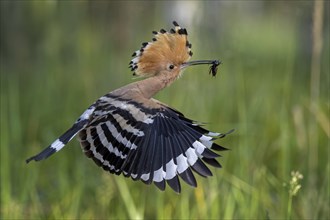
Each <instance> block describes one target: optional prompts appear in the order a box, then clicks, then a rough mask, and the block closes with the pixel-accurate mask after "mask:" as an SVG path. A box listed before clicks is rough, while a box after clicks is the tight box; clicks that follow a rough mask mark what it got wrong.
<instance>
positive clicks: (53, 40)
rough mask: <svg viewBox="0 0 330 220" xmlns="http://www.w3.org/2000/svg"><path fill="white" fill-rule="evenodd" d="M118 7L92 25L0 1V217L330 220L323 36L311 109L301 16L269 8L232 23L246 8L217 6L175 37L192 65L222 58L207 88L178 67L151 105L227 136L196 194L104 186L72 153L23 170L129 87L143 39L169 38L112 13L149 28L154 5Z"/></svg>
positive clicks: (68, 13)
mask: <svg viewBox="0 0 330 220" xmlns="http://www.w3.org/2000/svg"><path fill="white" fill-rule="evenodd" d="M131 3H132V2H131ZM103 4H104V5H103V6H105V5H107V4H106V3H103ZM116 4H117V5H116ZM116 4H110V3H109V5H110V6H111V7H110V8H106V7H103V6H98V5H94V6H95V7H94V9H93V10H95V11H93V10H92V12H90V11H88V7H87V4H83V3H81V4H79V5H76V4H73V3H72V2H71V3H62V4H58V5H57V6H56V4H55V5H53V4H52V3H49V4H44V5H43V4H41V3H37V2H31V3H29V4H24V5H23V4H22V5H23V6H24V7H19V6H22V5H19V4H18V3H9V2H1V10H2V11H1V14H2V17H1V18H2V19H1V29H2V31H1V45H2V47H1V106H0V110H1V115H0V126H1V133H0V134H1V137H0V145H1V146H0V149H1V155H0V160H1V162H0V165H1V167H0V171H1V180H0V184H1V209H0V218H1V219H126V218H130V219H170V218H174V219H233V218H240V219H285V218H289V217H291V218H292V219H327V218H329V207H328V204H329V171H330V167H329V109H330V103H329V88H328V87H329V83H328V82H329V62H328V60H329V27H328V26H329V25H328V26H325V27H324V28H325V30H324V38H323V40H324V41H323V51H322V54H321V55H322V56H321V81H320V88H319V90H320V95H319V97H318V99H319V101H318V103H317V108H316V110H313V109H311V107H310V86H311V85H310V69H311V67H310V63H311V54H310V51H309V50H308V48H307V49H306V48H305V47H304V46H305V44H304V43H306V42H305V41H304V40H305V39H309V38H308V37H309V36H310V35H311V27H310V24H306V23H305V22H304V21H305V20H304V19H307V18H308V19H311V17H310V16H311V14H312V6H313V4H312V3H301V4H300V3H299V2H296V3H291V4H293V5H289V7H291V9H295V10H298V11H299V13H298V12H297V13H293V14H291V13H288V12H286V11H283V10H280V9H283V8H281V4H280V5H279V7H276V9H274V10H270V9H268V11H267V10H266V9H264V10H266V11H267V13H265V14H258V15H255V16H256V17H253V16H251V14H250V16H247V15H244V14H241V13H239V11H237V10H239V7H238V6H241V7H242V6H243V7H244V4H239V2H238V3H237V4H236V5H235V4H234V5H232V6H230V5H229V6H228V5H226V4H224V5H222V6H223V7H228V12H226V10H225V11H223V13H224V14H222V16H224V15H226V16H229V17H228V20H227V21H223V20H222V19H221V15H220V14H219V15H218V16H215V17H214V18H215V20H212V19H214V18H212V19H211V18H209V17H208V16H206V17H205V18H204V19H205V20H202V23H203V24H205V25H204V26H203V25H201V26H198V25H195V26H186V28H187V29H188V32H189V37H191V42H192V43H193V52H194V56H193V59H209V58H221V60H222V61H223V63H224V64H223V65H221V66H220V68H219V73H218V75H217V76H216V77H215V78H212V77H211V76H210V75H208V69H207V68H206V67H194V68H190V69H188V70H186V72H185V74H184V76H183V77H182V78H181V79H180V80H178V81H177V82H175V83H174V84H173V85H172V86H171V87H169V88H167V89H165V90H164V91H162V92H161V93H159V94H158V95H157V97H156V98H157V99H159V100H161V101H162V102H164V103H167V104H169V105H170V106H172V107H174V108H176V109H179V110H180V111H181V112H183V113H184V114H185V115H186V116H187V117H189V118H192V119H195V120H198V121H202V122H207V123H208V124H207V125H206V127H207V128H209V129H211V130H213V131H219V132H226V131H228V130H230V129H232V128H235V129H236V130H235V132H234V133H233V134H231V135H229V136H228V137H226V138H225V139H221V140H219V143H220V144H223V145H224V146H226V147H228V148H230V151H227V152H224V153H223V154H222V155H223V157H222V158H220V162H221V164H222V165H223V169H217V170H216V169H212V172H213V174H214V176H213V177H211V178H207V179H205V178H202V177H197V180H198V188H196V189H193V188H190V187H189V186H187V185H185V184H184V183H182V186H183V187H182V193H181V194H180V195H177V194H175V193H174V192H173V191H172V190H171V189H169V188H168V190H166V191H165V192H161V191H159V190H158V189H157V188H156V187H155V186H153V185H151V186H146V185H145V184H143V183H141V182H135V181H132V180H130V179H127V178H124V177H123V176H115V175H110V174H108V173H106V172H104V171H102V170H101V169H100V168H99V167H97V166H95V165H94V163H93V162H92V161H91V160H89V159H87V158H86V157H85V156H84V155H83V153H82V152H81V149H80V147H79V143H78V142H77V141H72V142H70V143H69V144H68V146H67V147H66V148H64V149H63V150H61V151H60V152H58V153H56V154H55V155H54V156H52V157H50V158H49V159H47V160H45V161H42V162H38V163H34V162H33V163H30V164H28V165H27V164H25V159H27V158H28V157H29V156H32V155H34V154H35V153H37V152H39V151H40V150H41V149H43V148H44V147H46V146H47V145H48V144H50V143H51V142H52V141H53V140H55V139H56V138H57V137H58V136H59V135H60V134H61V133H62V132H63V131H65V130H66V129H67V128H69V127H70V126H71V124H72V123H73V122H74V121H75V120H76V118H77V117H79V115H80V114H81V113H82V112H83V111H84V110H85V109H86V108H87V107H88V106H89V105H90V104H91V103H92V102H94V101H95V100H96V99H97V98H98V97H100V96H102V95H103V94H105V93H107V92H109V91H111V90H113V89H115V88H118V87H120V86H122V85H124V84H126V83H129V82H131V79H132V76H131V74H130V72H129V70H128V69H127V64H128V62H129V59H130V54H131V53H132V52H133V51H134V50H136V49H137V48H138V47H139V44H140V43H141V42H144V41H146V40H148V39H151V38H152V36H151V34H150V33H151V31H152V30H153V29H159V28H161V27H164V28H167V29H168V28H169V27H170V24H168V23H167V21H164V20H162V19H156V20H155V21H153V22H152V24H143V23H142V20H141V21H140V19H138V20H139V21H133V20H131V19H127V20H120V19H119V18H118V17H119V16H120V15H118V14H116V10H122V13H124V14H125V13H127V14H130V13H133V15H138V13H142V14H143V13H144V14H145V15H144V16H146V17H147V18H148V19H150V18H153V16H154V14H153V12H155V14H159V13H161V11H162V10H161V9H162V4H165V3H159V4H157V5H156V6H155V5H152V4H150V5H149V3H147V2H144V3H143V6H148V7H151V8H152V7H154V11H153V12H152V10H151V12H149V11H148V12H146V11H143V9H142V6H141V8H137V11H138V12H136V11H131V9H132V7H133V8H134V6H127V5H126V4H119V3H116ZM209 4H210V5H209V6H212V4H215V5H216V3H209ZM133 5H134V4H133ZM247 5H248V4H247ZM326 5H327V6H329V4H328V3H326ZM10 6H12V7H10ZM76 6H79V7H78V8H76ZM114 6H116V7H114ZM135 6H136V7H138V6H137V5H135ZM235 6H237V7H235ZM275 6H276V4H275ZM282 6H283V5H282ZM285 7H286V6H285ZM73 8H75V10H73ZM118 8H119V9H118ZM206 9H207V5H205V6H204V8H202V9H201V10H206ZM7 10H8V11H7ZM107 10H110V12H108V11H107ZM139 10H140V11H139ZM325 10H326V9H325ZM203 12H205V13H206V11H203ZM111 13H114V14H115V15H113V17H111V16H112V15H111V16H110V15H108V14H111ZM92 15H94V17H93V16H92ZM95 16H96V18H95ZM107 16H110V17H111V18H112V19H110V18H109V17H107ZM116 16H117V17H116ZM258 16H259V17H258ZM325 16H327V17H328V16H329V12H328V11H325ZM114 18H118V19H117V20H116V19H114ZM109 19H110V21H109ZM207 19H210V20H212V27H211V28H210V26H207V24H209V23H210V22H209V20H207ZM171 20H172V19H171ZM135 22H136V23H135ZM139 22H141V24H139V26H137V24H138V23H139ZM178 22H179V20H178ZM179 23H183V24H184V23H185V22H184V21H182V22H179ZM229 23H230V24H229ZM109 24H111V25H109ZM192 25H193V24H192ZM304 25H307V26H308V27H309V29H308V28H307V29H305V28H301V27H302V26H303V27H305V26H304ZM190 30H192V31H190ZM220 30H221V33H220ZM302 30H303V31H302ZM4 31H5V32H4ZM122 40H125V42H126V43H125V44H124V43H122ZM309 44H310V45H311V42H309ZM292 171H299V172H300V173H301V174H302V175H303V179H301V180H300V181H299V183H298V184H300V185H301V188H300V190H299V191H298V192H297V194H296V195H295V196H292V194H290V193H289V192H290V181H291V178H292V177H291V172H292Z"/></svg>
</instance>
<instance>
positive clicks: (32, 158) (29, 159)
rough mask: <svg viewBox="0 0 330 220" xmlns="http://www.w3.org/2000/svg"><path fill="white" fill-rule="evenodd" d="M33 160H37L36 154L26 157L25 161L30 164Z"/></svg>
mask: <svg viewBox="0 0 330 220" xmlns="http://www.w3.org/2000/svg"><path fill="white" fill-rule="evenodd" d="M32 160H35V161H36V159H35V156H33V157H30V158H28V159H26V160H25V162H26V163H27V164H28V163H30V162H31V161H32Z"/></svg>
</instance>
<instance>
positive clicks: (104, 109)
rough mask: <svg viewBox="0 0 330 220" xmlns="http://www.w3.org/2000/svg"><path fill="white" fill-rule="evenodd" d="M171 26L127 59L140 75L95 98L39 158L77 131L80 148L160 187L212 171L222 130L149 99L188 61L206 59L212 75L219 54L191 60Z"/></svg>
mask: <svg viewBox="0 0 330 220" xmlns="http://www.w3.org/2000/svg"><path fill="white" fill-rule="evenodd" d="M173 24H174V28H172V29H170V31H166V30H164V29H161V30H160V31H153V32H152V33H153V35H154V37H153V38H152V41H150V42H145V43H142V47H141V49H139V50H137V51H135V52H134V53H133V55H132V56H133V59H132V60H131V62H130V63H129V66H130V68H131V70H132V71H133V75H136V76H139V77H141V78H143V79H142V80H139V81H136V82H133V83H131V84H128V85H126V86H123V87H121V88H119V89H116V90H114V91H112V92H110V93H108V94H106V95H104V96H102V97H101V98H99V99H98V100H97V101H96V102H94V103H93V104H92V105H91V106H90V107H89V108H88V109H87V110H86V111H85V112H84V113H83V114H82V115H81V116H80V117H79V118H78V119H77V120H76V122H75V123H74V124H73V126H72V127H71V128H70V129H69V130H67V131H66V132H65V133H64V134H62V135H61V136H60V137H59V138H58V139H56V140H55V141H54V142H53V143H52V144H51V145H49V146H48V147H47V148H45V149H44V150H43V151H41V152H40V153H39V154H37V155H35V156H33V157H31V158H29V159H27V160H26V162H27V163H29V162H30V161H32V160H34V161H40V160H44V159H46V158H48V157H49V156H51V155H53V154H54V153H56V152H58V151H59V150H61V149H62V148H63V147H64V146H65V145H66V144H67V143H68V142H69V141H70V140H71V139H72V138H73V137H75V136H78V140H79V142H80V144H81V148H82V151H83V152H84V153H85V155H86V156H87V157H89V158H91V159H92V160H93V161H94V162H95V163H96V164H97V165H98V166H100V167H102V168H103V169H104V170H106V171H108V172H110V173H113V174H116V175H120V174H123V175H124V176H125V177H131V178H132V179H133V180H141V181H142V182H144V183H146V184H151V183H154V184H155V185H156V186H157V187H158V188H159V189H160V190H165V187H166V184H168V185H169V186H170V187H171V188H172V189H173V190H174V191H175V192H177V193H180V192H181V185H180V180H179V177H180V178H181V179H182V180H183V181H184V182H186V183H187V184H189V185H190V186H193V187H196V186H197V182H196V179H195V176H194V173H197V174H199V175H201V176H203V177H208V176H212V173H211V171H210V169H209V168H208V166H207V165H206V164H208V165H211V166H213V167H218V168H220V167H221V165H220V163H219V162H218V161H217V160H216V158H217V157H219V156H220V155H219V154H217V153H215V152H214V151H223V150H226V148H225V147H222V146H220V145H218V144H216V143H214V140H216V139H218V138H223V137H225V136H226V135H227V134H229V133H230V132H231V131H229V132H227V133H223V134H222V133H215V132H210V131H208V130H207V129H205V128H203V127H202V124H200V123H198V122H196V121H193V120H191V119H188V118H186V117H185V116H184V115H183V114H182V113H181V112H179V111H178V110H176V109H174V108H171V107H169V106H168V105H166V104H164V103H162V102H160V101H158V100H156V99H153V98H152V97H153V96H154V95H155V94H156V93H158V92H159V91H160V90H162V89H164V88H165V87H167V86H169V85H170V84H172V83H173V82H174V81H175V80H176V79H177V78H179V76H180V75H181V74H182V72H183V70H185V69H186V68H187V67H189V66H192V65H201V64H208V65H211V67H210V73H212V75H213V76H215V75H216V71H217V67H218V65H220V63H221V62H220V61H219V60H198V61H190V62H189V59H190V58H191V56H192V52H191V44H190V42H189V41H188V33H187V30H186V29H185V28H181V27H180V26H179V25H178V23H177V22H175V21H174V22H173Z"/></svg>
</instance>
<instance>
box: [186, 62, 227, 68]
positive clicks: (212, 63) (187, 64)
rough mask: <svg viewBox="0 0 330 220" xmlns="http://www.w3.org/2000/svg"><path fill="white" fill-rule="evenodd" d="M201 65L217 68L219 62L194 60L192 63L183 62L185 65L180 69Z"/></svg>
mask: <svg viewBox="0 0 330 220" xmlns="http://www.w3.org/2000/svg"><path fill="white" fill-rule="evenodd" d="M201 64H209V65H213V66H219V65H220V64H221V61H220V60H194V61H190V62H185V63H183V64H181V69H184V68H186V67H188V66H193V65H201Z"/></svg>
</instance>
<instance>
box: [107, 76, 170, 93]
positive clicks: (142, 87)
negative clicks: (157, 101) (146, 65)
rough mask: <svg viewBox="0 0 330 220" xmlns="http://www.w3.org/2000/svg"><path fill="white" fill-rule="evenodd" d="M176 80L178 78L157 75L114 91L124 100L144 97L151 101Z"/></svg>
mask: <svg viewBox="0 0 330 220" xmlns="http://www.w3.org/2000/svg"><path fill="white" fill-rule="evenodd" d="M175 78H176V77H168V76H166V75H157V76H153V77H150V78H147V79H144V80H140V81H137V82H134V83H131V84H128V85H126V86H124V87H121V88H119V89H117V90H115V91H113V93H114V94H116V95H119V96H122V97H123V98H134V97H143V98H146V99H150V98H152V97H153V96H154V95H156V94H157V93H158V92H159V91H160V90H162V89H164V88H165V87H167V86H169V85H170V84H171V83H173V82H174V80H175Z"/></svg>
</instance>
